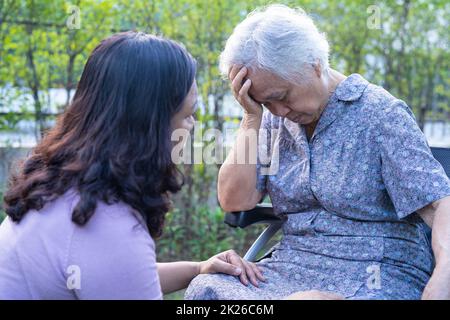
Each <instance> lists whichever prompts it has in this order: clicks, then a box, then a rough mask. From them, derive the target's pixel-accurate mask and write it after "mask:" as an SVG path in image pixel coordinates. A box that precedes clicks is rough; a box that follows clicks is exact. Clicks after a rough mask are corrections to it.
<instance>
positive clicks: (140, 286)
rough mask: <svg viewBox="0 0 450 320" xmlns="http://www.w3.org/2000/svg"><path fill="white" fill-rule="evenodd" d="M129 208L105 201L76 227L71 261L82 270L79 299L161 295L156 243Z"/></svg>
mask: <svg viewBox="0 0 450 320" xmlns="http://www.w3.org/2000/svg"><path fill="white" fill-rule="evenodd" d="M126 208H127V207H126V206H120V207H117V205H112V206H105V205H102V206H100V207H99V208H97V210H96V212H95V214H94V215H93V216H92V218H91V219H90V221H89V222H88V223H87V224H86V225H85V226H81V227H79V226H77V227H76V229H75V232H74V236H73V239H72V242H71V248H70V251H69V261H68V264H69V265H71V266H76V267H77V270H78V272H79V276H80V281H79V283H78V287H74V288H73V289H74V293H75V295H76V296H77V297H78V298H79V299H83V300H84V299H89V300H91V299H102V300H103V299H105V300H117V299H120V300H128V299H138V300H159V299H162V292H161V285H160V282H159V276H158V270H157V264H156V254H155V243H154V241H153V239H152V237H151V236H150V234H149V233H148V231H147V229H146V228H145V226H143V225H141V224H140V222H138V220H137V219H136V218H135V216H133V213H132V212H131V209H129V210H127V209H126ZM69 267H70V266H69Z"/></svg>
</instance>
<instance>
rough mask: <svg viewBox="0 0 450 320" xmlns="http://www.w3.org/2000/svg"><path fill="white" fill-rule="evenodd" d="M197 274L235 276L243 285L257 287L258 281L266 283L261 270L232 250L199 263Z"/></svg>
mask: <svg viewBox="0 0 450 320" xmlns="http://www.w3.org/2000/svg"><path fill="white" fill-rule="evenodd" d="M199 273H226V274H229V275H232V276H237V277H239V279H240V280H241V282H242V283H243V284H244V285H246V286H247V285H248V284H249V281H250V282H251V283H252V284H253V285H254V286H255V287H258V280H259V281H266V279H265V278H264V276H263V275H262V272H261V270H260V269H259V268H258V267H257V266H256V265H255V264H254V263H252V262H248V261H245V260H244V259H242V258H241V257H240V256H239V255H238V254H237V253H236V252H235V251H234V250H228V251H225V252H221V253H219V254H216V255H215V256H213V257H211V258H209V259H208V260H206V261H202V262H200V267H199Z"/></svg>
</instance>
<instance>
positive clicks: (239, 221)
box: [225, 204, 283, 229]
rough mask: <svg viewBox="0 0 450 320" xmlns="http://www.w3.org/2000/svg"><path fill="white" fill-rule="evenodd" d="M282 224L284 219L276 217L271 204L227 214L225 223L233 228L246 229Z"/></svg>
mask: <svg viewBox="0 0 450 320" xmlns="http://www.w3.org/2000/svg"><path fill="white" fill-rule="evenodd" d="M277 221H278V222H282V221H283V219H282V218H280V217H278V216H276V215H275V214H274V212H273V208H272V205H271V204H258V205H256V207H254V208H253V209H251V210H248V211H238V212H227V213H226V214H225V223H226V224H228V225H229V226H230V227H233V228H237V227H239V228H242V229H243V228H245V227H248V226H250V225H252V224H255V223H269V224H271V223H274V222H277Z"/></svg>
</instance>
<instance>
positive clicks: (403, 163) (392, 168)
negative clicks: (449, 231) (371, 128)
mask: <svg viewBox="0 0 450 320" xmlns="http://www.w3.org/2000/svg"><path fill="white" fill-rule="evenodd" d="M376 131H377V136H376V138H375V139H376V141H377V142H378V144H379V148H380V157H381V174H382V178H383V181H384V185H385V187H386V190H387V192H388V194H389V197H390V199H391V201H392V203H393V205H394V207H395V210H396V212H397V216H398V217H399V218H400V219H401V218H404V217H406V216H408V215H410V214H412V213H414V212H415V211H417V210H419V209H421V208H423V207H425V206H426V205H428V204H430V203H432V202H434V201H437V200H439V199H441V198H444V197H446V196H449V195H450V180H449V178H448V177H447V175H446V173H445V171H444V169H443V168H442V165H441V164H440V163H439V162H438V161H437V160H436V159H435V158H434V157H433V155H432V153H431V150H430V147H429V145H428V142H427V140H426V137H425V135H424V134H423V133H422V131H421V130H420V128H419V126H418V125H417V122H416V119H415V117H414V114H413V113H412V111H411V109H410V108H409V107H408V106H407V105H406V103H405V102H403V101H401V100H396V101H395V102H394V103H392V104H391V105H390V106H387V107H386V108H384V109H383V110H382V115H381V116H380V122H379V128H378V129H377V130H376Z"/></svg>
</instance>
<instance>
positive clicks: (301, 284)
mask: <svg viewBox="0 0 450 320" xmlns="http://www.w3.org/2000/svg"><path fill="white" fill-rule="evenodd" d="M328 55H329V47H328V43H327V41H326V39H325V37H324V35H323V34H321V33H319V31H318V30H317V28H316V27H315V25H314V23H313V22H312V20H311V19H310V18H309V17H308V16H307V15H306V14H305V13H303V12H300V11H297V10H293V9H290V8H288V7H285V6H270V7H268V8H266V9H265V10H263V11H258V12H255V13H253V14H251V15H249V16H248V17H247V18H246V19H245V20H244V21H243V22H242V23H240V24H239V25H238V26H237V27H236V29H235V30H234V33H233V34H232V35H231V37H230V38H229V39H228V42H227V44H226V47H225V50H224V52H223V53H222V55H221V70H222V71H223V72H224V73H226V74H227V75H228V77H229V79H230V81H231V82H232V91H233V93H234V95H235V97H236V99H237V100H238V101H239V103H240V104H241V105H242V107H243V109H244V117H243V120H242V122H241V127H240V130H239V133H238V135H237V141H236V143H235V146H234V148H233V149H232V151H231V152H230V154H229V155H228V157H227V159H226V161H225V163H224V164H223V166H222V167H221V170H220V173H219V182H218V192H219V200H220V203H221V205H222V207H223V209H224V210H226V211H240V210H248V209H251V208H253V207H254V206H255V205H256V204H257V203H258V202H260V201H261V199H262V198H263V196H264V195H265V194H266V193H268V195H269V196H270V198H271V200H272V204H273V207H274V210H275V213H276V214H278V215H284V216H286V218H287V220H286V222H285V223H284V225H283V236H282V239H281V241H280V243H278V244H277V245H276V246H275V248H274V250H273V251H272V253H271V256H269V257H266V258H264V259H262V260H261V261H260V262H259V263H258V266H259V267H260V268H261V269H262V270H263V272H264V275H265V277H266V279H267V282H264V283H261V284H260V285H259V286H258V287H256V286H253V285H251V284H250V283H249V284H248V285H247V286H244V285H241V284H240V283H239V280H238V279H236V278H235V277H233V276H227V275H200V276H198V277H196V278H195V279H194V280H193V281H192V282H191V284H190V286H189V288H188V290H187V292H186V298H189V299H277V298H283V297H286V296H288V295H291V294H294V293H296V292H297V296H298V297H316V298H317V297H318V298H321V297H327V295H326V294H325V292H333V293H335V294H337V295H339V296H342V297H344V298H346V299H419V298H434V299H436V298H437V299H448V298H450V217H449V215H450V181H449V179H448V177H447V176H446V175H445V173H444V170H443V168H442V166H441V165H440V164H439V162H438V161H437V160H435V159H434V158H433V156H432V154H431V152H430V148H429V146H428V144H427V141H426V139H425V137H424V135H423V133H422V132H421V131H420V129H419V127H418V126H417V123H416V121H415V118H414V115H413V113H412V112H411V110H410V108H409V107H408V106H407V105H406V104H405V102H403V101H402V100H399V99H397V98H395V97H393V96H392V95H391V94H389V93H388V92H387V91H385V90H384V89H383V88H381V87H379V86H376V85H373V84H371V83H369V82H368V81H367V80H365V79H364V78H363V77H362V76H360V75H359V74H352V75H349V76H347V77H346V76H344V75H343V74H341V73H339V72H338V71H336V70H333V69H331V68H330V67H329V65H328ZM262 105H264V106H265V107H266V108H267V109H268V112H267V111H265V112H263V108H262ZM260 129H265V130H264V131H265V133H268V134H264V135H262V134H261V132H262V131H263V130H260ZM252 131H259V132H260V137H259V141H258V142H259V144H258V145H257V144H256V143H246V142H245V141H246V137H248V134H249V132H252ZM270 141H273V142H274V143H273V144H270V143H269V142H270ZM250 142H251V141H250ZM258 148H260V150H265V149H267V150H268V152H269V154H270V155H271V162H270V163H263V161H262V157H260V158H259V161H258V162H257V163H253V164H252V163H245V164H242V163H237V162H236V161H234V160H235V158H236V157H238V156H239V154H241V155H242V154H249V155H255V154H256V152H257V149H258ZM263 153H264V152H263ZM259 155H261V154H260V153H259ZM254 162H256V161H254ZM266 167H269V170H267V169H268V168H266ZM277 168H278V170H276V169H277ZM430 227H431V228H432V239H433V241H432V243H430V242H429V237H427V232H428V231H430V229H429V228H430ZM433 253H434V257H433ZM312 290H313V295H309V294H308V292H309V293H310V292H311V291H312ZM294 297H295V295H294Z"/></svg>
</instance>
